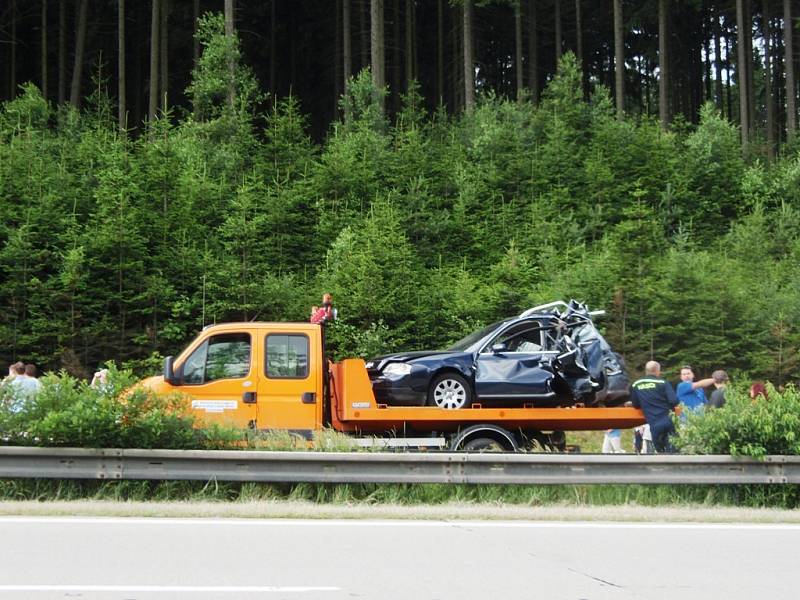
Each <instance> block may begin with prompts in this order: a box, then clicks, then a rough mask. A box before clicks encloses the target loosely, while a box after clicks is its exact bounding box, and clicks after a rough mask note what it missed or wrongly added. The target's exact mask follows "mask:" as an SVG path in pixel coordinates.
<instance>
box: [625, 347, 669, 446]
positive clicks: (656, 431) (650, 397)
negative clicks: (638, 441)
mask: <svg viewBox="0 0 800 600" xmlns="http://www.w3.org/2000/svg"><path fill="white" fill-rule="evenodd" d="M644 372H645V376H644V377H642V378H641V379H638V380H637V381H634V382H633V384H632V385H631V399H630V401H629V403H630V405H631V406H633V407H635V408H641V409H642V412H643V413H644V418H645V420H646V421H647V424H648V425H649V426H650V434H651V435H652V437H653V446H655V449H656V452H674V448H673V447H672V443H671V442H670V439H669V438H670V436H671V435H672V434H673V433H675V425H674V424H673V423H672V411H673V410H674V409H675V407H676V406H678V399H677V397H676V396H675V391H674V390H673V389H672V386H671V385H670V384H669V383H668V382H667V381H666V380H664V379H663V378H662V377H661V365H660V364H659V363H657V362H656V361H654V360H651V361H648V362H647V364H645V366H644Z"/></svg>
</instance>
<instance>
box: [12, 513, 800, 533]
mask: <svg viewBox="0 0 800 600" xmlns="http://www.w3.org/2000/svg"><path fill="white" fill-rule="evenodd" d="M37 523H42V524H59V525H73V524H74V525H87V524H88V525H91V524H94V525H101V524H102V525H179V526H192V527H196V526H198V525H206V526H226V527H233V526H243V527H398V528H400V527H406V528H408V527H472V528H486V529H492V528H510V529H517V528H520V529H680V530H685V529H722V530H753V531H795V532H800V524H781V523H774V524H772V523H688V522H682V523H640V522H622V521H620V522H616V521H471V520H463V521H462V520H447V521H413V520H378V521H375V520H358V519H352V520H349V519H335V520H325V519H303V520H301V519H218V518H215V519H202V518H186V519H181V518H160V517H8V516H6V517H0V525H3V524H8V525H14V524H18V525H19V524H37Z"/></svg>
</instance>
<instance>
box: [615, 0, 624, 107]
mask: <svg viewBox="0 0 800 600" xmlns="http://www.w3.org/2000/svg"><path fill="white" fill-rule="evenodd" d="M614 61H615V63H616V68H615V83H616V85H615V86H614V88H615V90H616V96H617V97H616V101H617V118H618V119H620V120H622V119H623V117H624V116H625V44H624V38H623V35H622V0H614Z"/></svg>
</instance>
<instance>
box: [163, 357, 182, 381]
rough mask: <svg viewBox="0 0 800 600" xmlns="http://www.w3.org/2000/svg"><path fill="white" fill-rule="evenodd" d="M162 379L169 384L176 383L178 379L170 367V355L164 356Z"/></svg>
mask: <svg viewBox="0 0 800 600" xmlns="http://www.w3.org/2000/svg"><path fill="white" fill-rule="evenodd" d="M164 381H166V382H167V383H169V384H170V385H178V383H179V382H178V379H177V377H175V371H174V369H173V368H172V357H171V356H167V357H165V358H164Z"/></svg>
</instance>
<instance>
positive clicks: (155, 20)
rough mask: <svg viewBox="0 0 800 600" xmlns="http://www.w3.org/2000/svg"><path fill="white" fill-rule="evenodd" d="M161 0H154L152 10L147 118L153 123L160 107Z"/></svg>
mask: <svg viewBox="0 0 800 600" xmlns="http://www.w3.org/2000/svg"><path fill="white" fill-rule="evenodd" d="M160 8H161V0H153V5H152V9H151V11H150V98H149V104H148V110H147V118H148V120H149V121H150V122H151V123H152V122H154V121H155V120H156V109H157V108H158V58H159V55H158V41H159V38H160V37H161V36H160V35H159V34H158V25H159V23H160V22H161V21H160V18H159V14H158V13H159V12H160V11H159V9H160Z"/></svg>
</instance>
